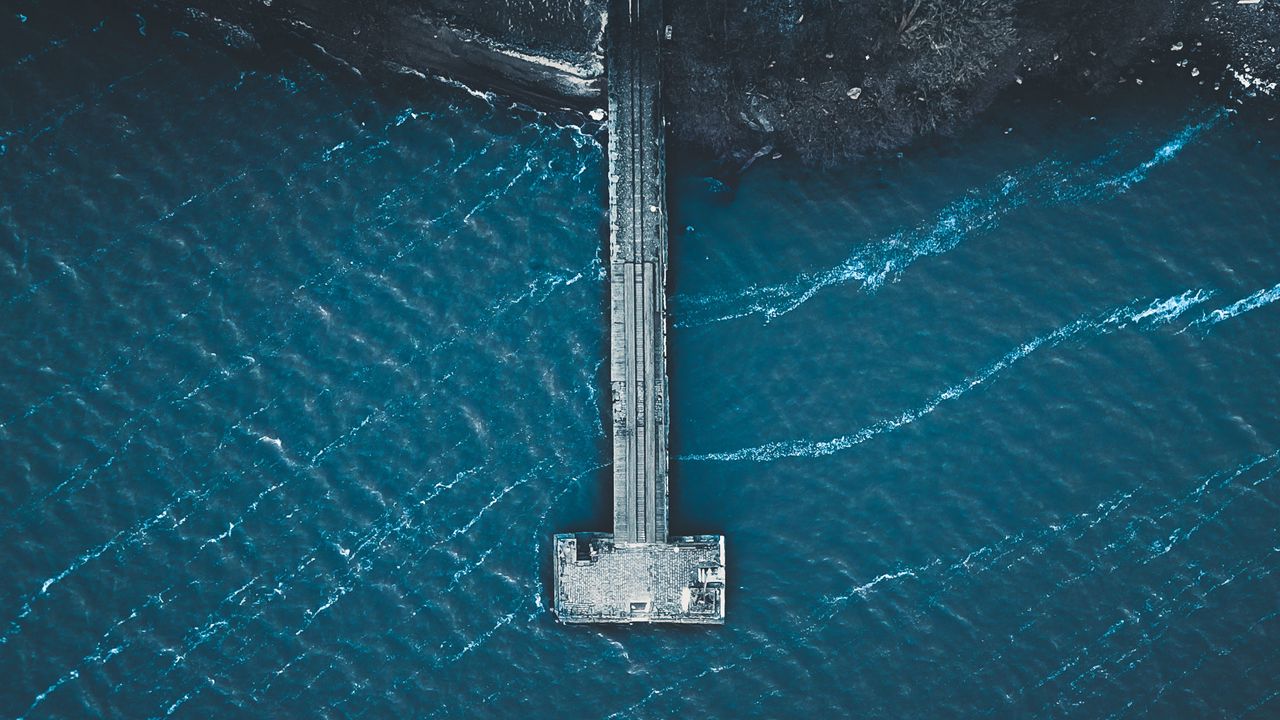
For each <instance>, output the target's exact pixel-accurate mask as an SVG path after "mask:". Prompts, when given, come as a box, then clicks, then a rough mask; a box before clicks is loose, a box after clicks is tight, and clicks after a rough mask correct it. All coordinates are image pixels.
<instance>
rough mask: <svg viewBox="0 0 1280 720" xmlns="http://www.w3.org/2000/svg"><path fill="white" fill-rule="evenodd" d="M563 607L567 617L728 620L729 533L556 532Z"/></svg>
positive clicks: (558, 596) (560, 611) (558, 608)
mask: <svg viewBox="0 0 1280 720" xmlns="http://www.w3.org/2000/svg"><path fill="white" fill-rule="evenodd" d="M555 553H556V557H555V567H556V577H555V612H556V616H557V618H558V619H559V620H560V621H561V622H566V623H602V622H604V623H647V622H662V623H697V624H708V623H710V624H723V623H724V610H725V587H724V538H723V537H721V536H719V535H697V536H694V537H673V538H670V539H669V540H668V541H667V542H664V543H625V542H621V543H620V542H615V541H614V538H613V536H612V535H610V534H608V533H575V534H564V535H556V536H555Z"/></svg>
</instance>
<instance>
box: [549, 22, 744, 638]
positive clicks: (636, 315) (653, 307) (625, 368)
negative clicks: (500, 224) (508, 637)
mask: <svg viewBox="0 0 1280 720" xmlns="http://www.w3.org/2000/svg"><path fill="white" fill-rule="evenodd" d="M665 33H666V26H665V25H664V23H663V18H662V2H661V0H614V2H613V3H612V4H611V6H610V10H609V22H608V27H607V32H606V42H607V47H606V56H605V60H606V73H607V75H606V76H607V79H608V102H609V121H608V122H609V128H608V129H609V140H608V153H609V158H608V165H609V297H610V302H609V307H610V321H609V337H610V360H611V362H610V372H609V381H610V389H611V404H612V410H613V534H612V535H610V534H607V533H575V534H562V535H557V536H556V537H555V612H556V616H557V617H558V618H559V619H560V620H561V621H564V622H684V623H721V622H723V621H724V541H723V538H722V537H720V536H718V535H704V536H697V537H678V538H669V537H668V535H667V507H668V491H667V467H668V458H667V438H668V416H669V413H668V404H667V357H666V354H667V332H666V318H667V311H666V274H667V203H666V169H665V162H666V161H665V153H664V142H663V136H664V129H663V119H662V103H661V83H660V81H661V67H660V60H661V50H662V47H661V46H662V42H663V40H664V37H665Z"/></svg>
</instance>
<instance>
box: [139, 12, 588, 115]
mask: <svg viewBox="0 0 1280 720" xmlns="http://www.w3.org/2000/svg"><path fill="white" fill-rule="evenodd" d="M147 3H148V4H149V5H150V6H151V7H152V8H154V9H156V10H160V11H164V12H167V13H180V14H182V15H185V16H186V17H187V19H189V20H191V21H193V22H196V23H204V24H206V25H214V26H220V27H224V28H225V27H230V28H242V29H243V30H244V31H245V33H246V34H248V35H250V36H252V37H254V38H270V37H274V36H279V35H280V34H282V33H285V34H288V35H291V36H293V37H295V38H297V39H299V40H302V41H304V42H308V43H311V44H313V45H315V46H316V47H317V48H318V49H319V50H321V51H323V52H324V53H326V54H329V55H331V56H333V57H334V58H338V59H340V61H341V62H344V63H347V64H350V65H351V66H352V67H354V68H356V69H357V70H359V71H360V72H362V73H368V72H379V71H390V72H398V73H412V74H423V75H426V74H434V75H440V76H444V77H448V78H451V79H454V80H457V81H460V82H463V83H466V84H468V85H471V86H474V87H477V88H480V89H485V90H495V91H498V92H501V93H504V94H508V95H511V96H513V97H517V98H519V99H521V100H523V101H526V102H529V103H532V104H534V105H540V106H550V107H570V108H576V109H580V110H591V109H594V108H596V107H599V106H600V105H601V104H602V103H603V90H604V51H603V48H602V42H603V34H604V23H605V2H603V0H535V1H534V2H528V1H525V2H518V1H516V0H484V1H483V2H466V1H465V0H416V1H415V0H403V1H401V0H371V1H368V2H359V3H354V2H343V1H342V0H187V1H185V2H182V3H173V2H169V1H168V0H147Z"/></svg>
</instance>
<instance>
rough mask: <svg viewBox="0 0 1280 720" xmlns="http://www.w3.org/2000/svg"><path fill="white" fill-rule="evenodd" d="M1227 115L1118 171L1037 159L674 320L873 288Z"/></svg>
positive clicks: (1135, 178) (1157, 157)
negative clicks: (807, 267) (932, 212)
mask: <svg viewBox="0 0 1280 720" xmlns="http://www.w3.org/2000/svg"><path fill="white" fill-rule="evenodd" d="M1229 115H1230V111H1229V110H1226V109H1222V110H1218V111H1216V112H1214V113H1213V114H1212V115H1210V116H1208V117H1207V118H1205V119H1202V120H1197V121H1194V122H1190V123H1188V124H1187V125H1186V126H1185V127H1183V129H1182V130H1180V131H1179V132H1178V133H1177V134H1176V135H1174V136H1173V137H1172V138H1171V139H1170V140H1168V141H1167V142H1165V143H1164V144H1163V145H1161V146H1160V147H1159V148H1157V149H1156V151H1155V153H1154V154H1153V155H1152V157H1151V158H1150V159H1148V160H1146V161H1144V162H1142V163H1141V164H1139V165H1137V166H1136V167H1133V168H1132V169H1130V170H1128V171H1125V172H1123V173H1121V174H1119V175H1113V174H1109V173H1107V172H1106V165H1107V164H1108V162H1109V161H1110V160H1112V158H1113V157H1114V155H1115V153H1106V154H1104V155H1102V156H1100V157H1098V158H1095V159H1093V160H1091V161H1089V162H1085V163H1080V164H1071V163H1066V162H1062V161H1044V162H1040V163H1038V164H1036V165H1034V166H1032V167H1030V168H1027V169H1024V170H1020V171H1017V172H1013V173H1009V174H1006V175H1004V176H1002V177H1000V178H999V179H997V180H996V181H995V182H994V183H992V184H991V185H990V186H988V187H985V188H983V189H981V190H975V191H972V192H970V193H969V194H968V195H967V196H965V197H964V198H962V199H960V200H957V201H955V202H953V203H951V204H950V205H948V206H947V207H945V208H943V210H942V211H941V212H939V213H938V215H937V217H935V218H934V219H933V221H932V222H929V223H926V224H924V225H921V226H919V227H917V228H914V229H911V230H904V231H899V232H895V233H893V234H891V235H889V236H888V237H885V238H881V239H879V240H876V241H873V242H871V243H868V244H865V245H861V246H858V247H857V248H856V249H855V250H854V251H853V253H852V254H850V255H849V256H848V257H847V258H846V259H845V260H844V261H843V262H841V263H840V264H838V265H836V266H834V267H831V268H827V269H825V270H820V271H815V272H807V273H802V274H801V275H798V276H796V277H795V278H793V279H791V280H788V281H787V282H783V283H779V284H776V285H764V286H756V287H750V288H747V289H745V290H740V291H736V292H729V293H720V294H715V295H703V296H694V297H690V298H680V299H679V304H680V306H682V307H683V308H684V311H683V313H682V314H683V315H684V316H683V317H680V318H678V319H677V321H676V323H675V326H676V327H698V326H702V325H710V324H713V323H717V322H722V321H725V320H733V319H736V318H742V317H749V316H753V315H758V316H761V317H762V318H763V319H764V321H765V322H766V323H767V322H769V321H771V320H773V319H774V318H777V317H780V316H782V315H786V314H787V313H789V312H791V311H792V310H795V309H796V308H798V307H800V306H801V305H803V304H804V303H806V302H808V301H809V299H810V298H812V297H813V296H814V295H817V294H818V293H819V292H821V291H822V290H825V289H827V288H832V287H839V286H844V285H858V286H859V287H860V289H861V290H862V291H863V292H867V293H871V292H875V291H876V290H878V289H879V288H880V287H882V286H883V285H884V284H885V283H886V282H892V281H894V280H895V279H896V278H897V277H899V276H900V275H901V274H902V272H903V271H904V270H906V268H907V267H909V266H910V265H912V264H913V263H915V262H916V261H917V260H920V259H922V258H926V257H931V256H935V255H941V254H943V253H946V252H949V251H950V250H953V249H955V248H956V247H957V246H958V245H960V243H961V242H963V241H964V240H965V239H966V238H969V237H971V236H973V235H977V234H979V233H982V232H986V231H991V230H994V229H996V228H997V227H998V226H999V225H1000V222H1001V221H1002V220H1003V219H1004V218H1005V217H1006V216H1008V215H1009V214H1010V213H1012V212H1014V211H1015V210H1017V209H1018V208H1021V207H1023V206H1024V205H1028V204H1031V203H1041V204H1059V203H1069V202H1082V201H1099V200H1106V199H1110V198H1113V197H1115V196H1117V195H1120V194H1122V193H1124V192H1126V191H1127V190H1129V189H1130V188H1132V187H1133V186H1135V185H1137V184H1138V183H1140V182H1142V181H1143V180H1145V179H1146V178H1147V176H1148V175H1150V174H1151V171H1152V170H1154V169H1155V168H1157V167H1159V166H1160V165H1163V164H1165V163H1167V162H1169V161H1171V160H1173V159H1175V158H1176V157H1177V156H1178V154H1179V153H1180V152H1181V151H1182V150H1183V149H1184V148H1186V147H1187V146H1188V145H1190V144H1191V143H1192V142H1194V141H1195V140H1196V139H1197V138H1198V137H1200V136H1201V135H1202V134H1204V133H1205V132H1207V131H1208V130H1211V129H1212V128H1214V127H1216V126H1217V125H1218V124H1220V123H1221V122H1222V121H1223V120H1224V119H1226V118H1227V117H1228V116H1229Z"/></svg>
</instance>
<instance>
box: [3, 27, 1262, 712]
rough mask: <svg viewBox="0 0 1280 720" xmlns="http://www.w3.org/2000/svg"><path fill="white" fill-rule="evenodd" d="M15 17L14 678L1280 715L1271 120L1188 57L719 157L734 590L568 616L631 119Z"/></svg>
mask: <svg viewBox="0 0 1280 720" xmlns="http://www.w3.org/2000/svg"><path fill="white" fill-rule="evenodd" d="M175 23H176V24H175ZM0 35H2V36H3V38H4V40H5V42H3V43H0V83H3V84H4V87H5V89H6V91H7V92H8V93H9V96H10V97H11V98H21V99H22V101H21V102H10V103H6V104H4V105H3V106H2V107H0V165H2V166H3V172H2V173H0V318H3V320H2V321H0V344H2V345H3V350H4V352H0V378H2V379H0V454H2V456H3V457H4V459H5V461H6V462H5V467H6V471H5V473H4V478H5V482H3V483H0V543H2V544H3V552H0V568H2V570H3V576H4V578H5V579H6V582H5V583H4V586H3V589H2V590H0V670H3V671H4V674H5V678H6V682H5V683H3V684H0V717H13V718H43V717H121V718H124V717H128V718H135V717H169V716H172V717H175V718H183V717H187V718H207V717H219V718H239V717H244V718H260V717H308V718H309V717H316V716H321V717H432V718H468V717H477V718H489V717H596V718H649V717H655V718H656V717H674V716H678V715H688V714H694V713H697V714H700V715H710V716H726V717H744V718H745V717H752V718H779V717H848V716H865V717H901V718H935V717H949V716H960V717H975V716H990V717H1017V718H1025V717H1055V718H1057V717H1073V718H1134V717H1159V718H1163V717H1214V718H1219V717H1226V718H1264V717H1272V716H1274V715H1275V714H1276V712H1277V709H1278V708H1280V699H1278V698H1277V695H1278V694H1280V691H1278V690H1277V687H1280V651H1278V650H1277V648H1280V620H1278V616H1280V607H1278V606H1277V604H1276V598H1277V597H1280V574H1278V573H1277V572H1276V570H1277V569H1278V568H1280V532H1278V531H1277V523H1276V508H1277V507H1278V506H1280V483H1278V482H1277V476H1278V475H1280V394H1278V393H1277V391H1276V388H1278V387H1280V364H1278V363H1277V362H1276V359H1277V357H1278V356H1280V355H1278V352H1280V322H1277V320H1280V302H1277V301H1278V300H1280V284H1277V283H1280V237H1278V236H1277V234H1276V232H1275V228H1276V227H1280V209H1278V208H1280V205H1277V204H1276V203H1275V202H1274V201H1273V200H1274V197H1275V195H1276V191H1277V186H1276V179H1277V178H1278V177H1280V136H1278V135H1277V129H1276V128H1277V125H1276V123H1273V122H1269V121H1268V120H1267V119H1266V118H1265V116H1263V117H1259V116H1258V114H1257V113H1256V112H1251V111H1250V110H1249V108H1239V109H1237V110H1236V111H1228V110H1225V109H1222V108H1221V107H1220V103H1219V102H1218V101H1217V100H1215V99H1214V98H1213V97H1210V96H1208V95H1204V96H1198V95H1196V94H1194V93H1193V92H1191V91H1189V90H1188V89H1187V88H1186V87H1185V86H1183V85H1176V84H1169V83H1162V82H1160V81H1158V80H1156V79H1152V80H1151V82H1148V83H1147V84H1146V85H1144V86H1143V87H1142V88H1131V89H1130V90H1129V92H1130V93H1132V94H1130V95H1125V94H1124V93H1115V94H1112V95H1108V96H1106V97H1100V98H1093V99H1090V98H1081V97H1074V96H1063V97H1052V98H1050V97H1041V98H1037V99H1036V101H1035V102H1031V101H1029V100H1028V99H1027V98H1026V97H1011V98H1007V99H1005V100H1003V101H1001V102H1000V103H997V105H996V107H995V108H993V109H992V110H991V111H990V112H989V113H988V115H987V116H986V117H985V119H984V120H983V121H982V122H981V123H979V127H978V128H977V129H975V130H974V131H972V132H970V133H967V134H965V135H964V136H962V137H959V138H956V139H955V140H954V141H946V142H942V141H940V142H939V143H937V144H936V145H935V146H930V147H920V148H916V149H913V150H911V151H909V152H907V153H904V156H903V157H901V158H890V159H887V160H884V161H878V162H866V163H862V164H860V165H859V166H857V167H853V168H849V169H847V170H842V171H836V172H830V173H822V174H819V173H814V172H812V171H810V170H806V169H804V168H801V167H799V166H796V165H792V164H789V163H788V162H787V161H786V160H785V159H784V160H782V161H781V162H770V163H765V164H759V165H757V166H756V167H755V168H753V169H752V171H751V172H750V173H749V174H748V175H747V176H746V177H744V178H742V179H741V181H740V182H739V183H738V184H737V185H736V186H735V188H734V189H733V191H732V192H730V191H729V189H728V186H727V185H725V184H724V183H722V182H720V181H718V180H716V181H713V180H711V179H710V178H709V175H710V170H709V168H708V166H706V165H704V164H703V163H702V162H701V161H699V160H697V159H696V158H691V157H689V156H687V154H684V153H679V154H677V155H676V156H674V157H673V164H672V167H671V181H672V198H671V200H672V207H673V208H674V218H675V225H674V232H673V236H672V247H671V252H672V284H673V287H672V288H671V290H672V293H673V294H672V297H673V301H672V311H673V315H672V322H673V324H674V326H675V327H674V329H673V331H672V333H671V338H670V349H669V352H670V359H671V373H672V376H671V381H672V392H671V397H672V401H673V405H672V408H671V411H672V422H673V430H672V432H673V435H672V439H673V452H674V454H675V455H676V456H677V458H678V459H677V460H675V461H674V464H673V473H672V476H673V489H674V495H673V498H672V501H673V507H672V524H673V530H675V531H677V532H680V533H696V532H722V533H724V534H725V535H726V536H727V537H728V551H729V560H730V575H731V578H732V582H733V586H732V587H731V589H730V593H731V595H730V598H731V599H730V601H729V616H728V624H727V625H725V626H724V627H723V628H716V629H707V630H692V631H690V630H689V629H688V628H684V629H672V628H663V627H646V628H635V629H618V628H612V629H610V628H565V627H561V626H557V625H556V624H555V623H554V622H553V620H552V618H551V615H550V612H549V610H548V604H549V601H550V597H549V587H550V584H551V577H550V574H551V571H550V557H549V556H548V555H547V553H548V551H549V550H548V545H549V540H550V537H551V534H552V533H554V532H560V531H569V530H598V529H605V528H607V526H608V522H609V515H608V493H609V491H610V486H609V484H608V479H607V477H608V464H607V463H608V459H609V454H608V442H609V438H608V431H609V425H608V415H607V412H606V410H605V408H603V407H602V401H603V400H604V398H607V393H606V392H603V390H602V389H603V388H605V387H606V385H605V380H606V378H605V373H606V372H607V371H606V367H607V366H606V353H607V347H608V346H607V336H606V333H607V325H606V317H605V313H606V305H605V288H604V279H605V268H604V248H603V247H602V235H601V229H602V227H603V223H604V222H605V220H606V217H607V213H606V209H605V208H604V207H603V205H602V202H601V195H600V193H601V189H602V187H603V185H602V179H603V173H604V172H605V167H604V156H603V148H602V140H603V138H602V136H601V134H600V130H599V128H596V127H593V126H584V127H579V126H575V125H571V124H563V121H562V120H559V119H557V118H556V117H555V116H551V115H546V114H541V113H538V112H535V111H533V110H531V109H529V108H523V107H520V106H516V105H513V104H512V103H511V102H509V101H506V100H503V99H502V98H500V97H499V96H497V95H494V94H492V93H488V92H484V91H481V90H477V89H473V88H468V87H465V86H461V85H459V84H457V83H452V82H448V81H443V80H441V79H438V78H430V77H422V76H418V75H415V74H413V73H411V72H407V71H406V72H404V73H401V74H400V75H397V76H396V77H393V78H390V79H388V78H383V79H374V78H368V77H365V76H362V75H358V74H356V73H353V72H352V71H351V70H350V68H349V67H348V66H346V65H345V64H344V63H343V62H342V61H341V59H340V58H334V57H332V56H328V55H326V54H325V53H323V52H321V51H320V50H317V49H316V48H313V47H298V48H288V47H272V48H268V49H266V50H263V49H258V48H256V45H255V40H254V39H253V38H252V37H251V36H250V35H248V33H246V32H245V31H244V30H243V29H240V28H237V27H235V26H233V25H230V24H228V23H225V22H224V21H221V20H219V19H217V18H211V17H203V16H199V15H198V14H196V15H192V16H189V17H186V18H185V19H183V20H181V21H179V20H175V19H171V18H163V17H160V16H156V17H152V16H151V15H150V14H149V13H147V12H142V13H135V12H134V11H133V10H128V11H123V10H120V9H112V8H110V7H108V8H107V9H104V8H103V7H102V6H101V4H97V3H87V2H73V3H59V4H58V5H57V7H54V6H51V5H48V4H39V3H22V4H21V12H17V11H12V12H10V13H8V14H6V15H5V16H4V17H0Z"/></svg>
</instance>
